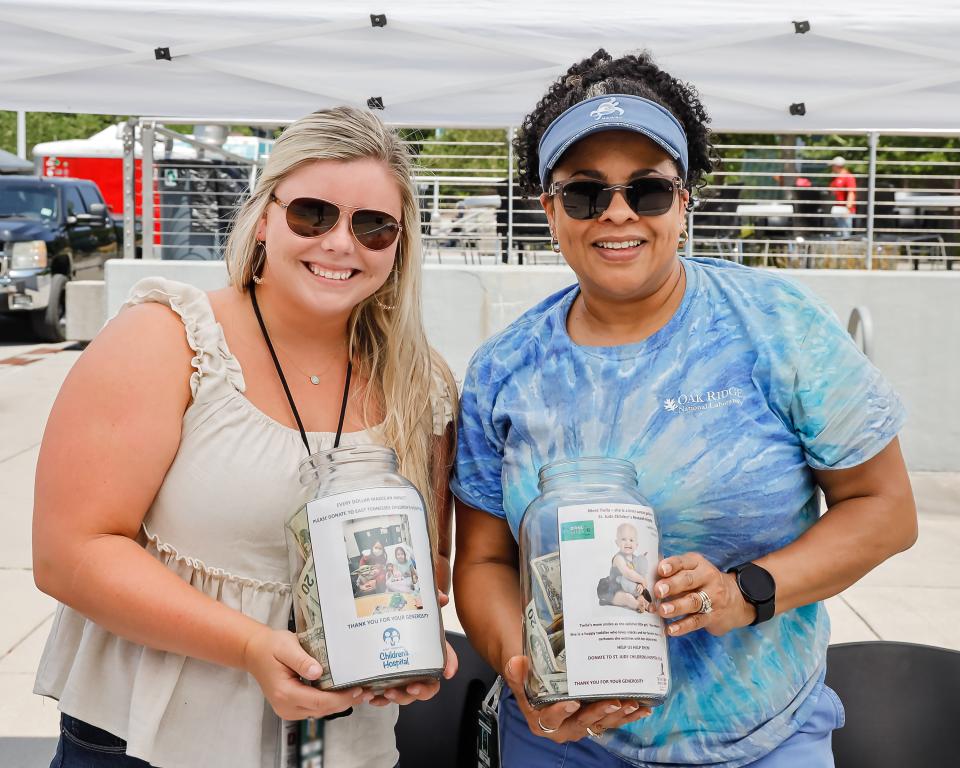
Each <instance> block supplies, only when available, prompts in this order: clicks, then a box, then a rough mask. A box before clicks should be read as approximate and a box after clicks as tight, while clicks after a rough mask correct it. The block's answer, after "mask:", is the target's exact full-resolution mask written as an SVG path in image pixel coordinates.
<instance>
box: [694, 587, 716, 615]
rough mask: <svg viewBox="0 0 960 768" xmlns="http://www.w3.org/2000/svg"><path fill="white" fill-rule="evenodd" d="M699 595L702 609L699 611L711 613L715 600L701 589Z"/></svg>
mask: <svg viewBox="0 0 960 768" xmlns="http://www.w3.org/2000/svg"><path fill="white" fill-rule="evenodd" d="M697 597H698V598H700V610H699V611H697V613H710V612H711V611H712V610H713V600H711V599H710V595H708V594H707V593H706V592H704V591H703V590H702V589H701V590H699V591H698V592H697Z"/></svg>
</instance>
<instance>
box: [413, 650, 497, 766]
mask: <svg viewBox="0 0 960 768" xmlns="http://www.w3.org/2000/svg"><path fill="white" fill-rule="evenodd" d="M447 641H448V642H449V643H450V645H452V646H453V649H454V651H456V653H457V660H458V661H459V662H460V667H459V670H458V671H457V674H456V675H454V677H453V679H452V680H443V681H441V683H440V692H439V693H438V694H437V695H436V696H434V697H433V698H432V699H430V700H429V701H417V702H414V703H413V704H408V705H407V706H405V707H400V717H399V719H398V720H397V726H396V734H397V749H398V750H399V752H400V768H425V767H426V766H438V767H440V766H442V768H476V765H477V713H478V712H479V711H480V703H481V702H482V701H483V697H484V696H486V694H487V691H489V690H490V686H491V685H493V682H494V680H496V679H497V673H496V672H494V671H493V669H491V667H490V665H489V664H487V662H486V661H484V660H483V659H482V658H481V657H480V654H478V653H477V652H476V651H475V650H474V649H473V646H471V645H470V643H469V641H468V640H467V638H466V637H464V636H463V635H461V634H459V633H457V632H447Z"/></svg>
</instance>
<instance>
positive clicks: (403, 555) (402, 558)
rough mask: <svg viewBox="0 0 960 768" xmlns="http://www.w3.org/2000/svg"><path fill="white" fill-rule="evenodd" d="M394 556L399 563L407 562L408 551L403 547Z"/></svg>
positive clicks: (398, 548)
mask: <svg viewBox="0 0 960 768" xmlns="http://www.w3.org/2000/svg"><path fill="white" fill-rule="evenodd" d="M394 556H395V557H396V558H397V562H398V563H405V562H407V551H406V550H405V549H404V548H403V547H397V549H396V551H395V552H394Z"/></svg>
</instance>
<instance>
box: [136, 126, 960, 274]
mask: <svg viewBox="0 0 960 768" xmlns="http://www.w3.org/2000/svg"><path fill="white" fill-rule="evenodd" d="M168 122H169V121H168ZM134 128H136V129H137V130H136V134H137V139H138V141H139V142H140V144H141V146H142V147H143V152H142V155H143V160H142V175H143V178H148V179H151V180H152V184H151V185H149V186H143V185H141V184H139V183H138V176H137V174H136V173H135V170H134V167H135V164H134V162H133V160H132V156H133V142H132V141H131V142H130V143H129V149H128V153H129V154H130V158H129V162H128V163H127V164H125V174H127V176H128V181H129V185H128V186H129V195H128V196H127V198H126V203H127V204H126V206H125V221H129V219H130V218H131V216H130V211H133V210H139V212H140V215H139V220H140V224H141V225H142V231H143V246H142V250H143V255H144V256H149V255H153V256H159V257H161V258H165V259H198V258H199V259H208V258H219V257H220V256H221V254H222V247H223V242H224V239H225V236H226V233H227V231H228V229H229V226H230V223H231V219H232V216H233V214H234V212H235V211H236V209H237V207H238V205H239V203H240V201H241V200H242V197H243V195H244V194H245V192H246V190H247V189H248V188H249V185H250V184H251V183H254V182H255V180H256V176H257V172H258V170H259V169H260V168H261V167H262V165H263V163H264V162H265V159H266V155H267V152H268V151H269V141H262V142H261V144H262V146H261V145H258V146H257V148H256V151H254V152H247V151H246V149H248V146H249V145H245V146H244V152H245V153H244V154H240V153H238V152H237V151H236V148H234V149H232V150H231V148H230V146H231V145H230V144H229V142H227V143H221V144H217V143H211V141H210V139H209V137H196V138H194V137H188V136H184V135H182V134H181V133H178V132H174V131H173V130H171V129H170V127H169V125H164V124H160V123H158V122H154V121H149V120H141V121H139V125H138V126H131V127H130V129H129V130H131V131H133V130H134ZM403 136H404V138H405V141H406V143H407V144H408V146H409V148H410V150H411V152H412V153H413V155H414V156H415V161H416V169H415V172H414V179H413V180H414V183H415V185H416V188H417V191H418V195H419V202H420V208H421V222H420V223H421V228H422V234H423V258H424V260H425V261H428V262H435V263H436V262H439V263H466V264H500V263H513V264H543V263H551V264H552V263H560V262H561V261H562V257H561V256H559V255H558V254H557V253H555V252H554V251H553V250H552V249H551V248H550V235H549V229H548V227H547V221H546V216H545V215H544V213H543V211H542V209H541V207H540V203H539V200H537V199H536V198H526V197H524V196H523V195H521V194H520V192H519V188H518V186H517V184H516V163H515V158H514V155H513V149H512V141H511V139H512V136H513V130H512V129H505V130H502V131H484V132H482V133H481V134H480V136H479V138H473V139H471V140H455V139H452V138H450V137H449V133H445V132H444V131H442V130H435V129H423V130H418V131H413V130H410V129H404V132H403ZM220 138H221V139H222V138H223V136H221V137H220ZM717 138H718V139H719V140H720V143H718V144H717V145H716V149H717V152H718V154H719V157H720V163H719V165H718V167H717V169H716V170H715V172H714V173H713V174H712V175H711V176H710V177H709V178H708V179H707V180H706V184H705V185H704V186H703V187H702V188H701V189H699V190H696V191H695V196H696V198H697V202H696V206H695V207H694V209H693V210H692V211H691V212H690V213H689V214H688V231H689V234H690V237H689V240H688V241H687V244H686V246H685V253H686V254H687V255H691V256H693V255H696V256H717V257H721V258H725V259H731V260H735V261H739V262H742V263H747V264H756V265H767V266H781V267H825V268H866V269H935V268H944V267H946V268H952V267H953V264H954V262H960V142H958V141H956V140H955V137H950V136H948V135H943V136H939V137H937V136H933V137H931V136H926V137H921V136H891V135H886V134H881V133H871V134H865V135H838V136H831V137H809V136H736V135H721V136H718V137H717ZM235 141H238V140H235ZM955 144H957V146H955ZM836 155H841V156H842V157H843V158H844V161H845V168H846V169H847V170H848V171H849V172H850V174H851V175H852V178H853V182H854V185H853V187H852V192H853V194H854V198H855V202H854V204H853V206H852V207H853V210H852V211H848V209H847V207H846V203H847V200H846V197H845V196H846V195H847V194H848V193H849V191H850V190H834V189H832V188H831V186H830V185H831V182H833V181H834V179H835V178H836V177H837V174H836V173H835V172H834V170H833V169H832V166H831V162H832V160H833V158H834V157H835V156H836ZM143 189H152V192H153V194H146V195H144V193H143ZM129 226H130V228H131V232H132V231H133V225H132V223H129ZM125 254H126V255H128V256H130V255H132V251H131V249H130V247H129V246H127V248H126V249H125Z"/></svg>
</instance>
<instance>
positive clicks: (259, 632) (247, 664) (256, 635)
mask: <svg viewBox="0 0 960 768" xmlns="http://www.w3.org/2000/svg"><path fill="white" fill-rule="evenodd" d="M251 623H252V625H253V626H251V627H250V628H249V629H248V631H247V633H246V636H245V637H244V638H243V642H242V644H241V646H240V659H239V663H238V664H236V665H235V666H236V667H237V668H238V669H242V670H244V671H245V672H251V673H252V669H251V663H252V660H253V659H254V658H255V653H254V649H255V648H256V645H257V643H259V642H260V640H261V638H262V637H263V635H264V633H265V632H266V633H270V632H272V631H273V630H272V629H270V627H268V626H267V625H266V624H258V623H256V622H251Z"/></svg>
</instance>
